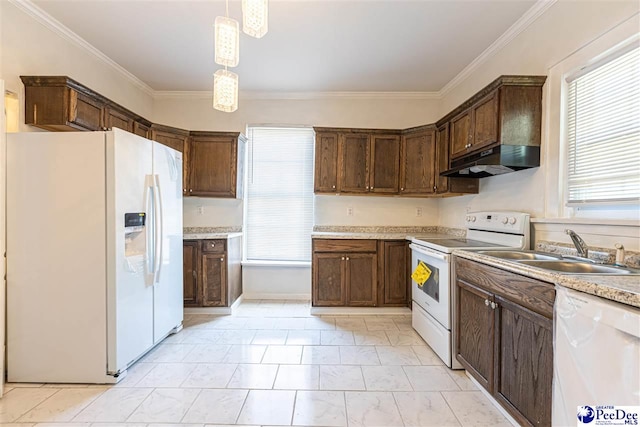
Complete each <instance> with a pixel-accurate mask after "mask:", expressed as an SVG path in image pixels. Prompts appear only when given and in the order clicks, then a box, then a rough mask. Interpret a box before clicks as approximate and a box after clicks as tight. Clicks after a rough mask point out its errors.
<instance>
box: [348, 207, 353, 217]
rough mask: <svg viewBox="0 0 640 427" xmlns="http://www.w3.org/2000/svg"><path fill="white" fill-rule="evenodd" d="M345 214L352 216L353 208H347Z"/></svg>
mask: <svg viewBox="0 0 640 427" xmlns="http://www.w3.org/2000/svg"><path fill="white" fill-rule="evenodd" d="M347 216H353V208H347Z"/></svg>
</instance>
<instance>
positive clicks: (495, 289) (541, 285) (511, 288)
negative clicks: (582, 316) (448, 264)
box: [455, 257, 556, 318]
mask: <svg viewBox="0 0 640 427" xmlns="http://www.w3.org/2000/svg"><path fill="white" fill-rule="evenodd" d="M455 275H456V277H457V278H459V279H462V280H465V281H467V282H470V283H474V284H476V285H477V286H479V287H481V288H483V289H484V290H486V291H488V292H492V293H494V294H496V295H500V296H502V297H504V298H507V299H509V300H510V301H513V302H515V303H517V304H520V305H522V306H523V307H526V308H528V309H530V310H533V311H535V312H537V313H539V314H542V315H543V316H546V317H548V318H551V317H553V303H554V301H555V298H556V290H555V287H554V286H553V284H551V283H547V282H543V281H540V280H536V279H532V278H529V277H526V276H521V275H519V274H515V273H511V272H509V271H505V270H501V269H499V268H495V267H491V266H488V265H484V264H481V263H478V262H474V261H470V260H467V259H464V258H458V257H456V258H455Z"/></svg>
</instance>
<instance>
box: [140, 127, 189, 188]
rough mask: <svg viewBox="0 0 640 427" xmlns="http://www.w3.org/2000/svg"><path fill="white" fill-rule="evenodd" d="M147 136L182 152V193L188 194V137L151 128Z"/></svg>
mask: <svg viewBox="0 0 640 427" xmlns="http://www.w3.org/2000/svg"><path fill="white" fill-rule="evenodd" d="M148 138H149V139H151V140H152V141H157V142H159V143H160V144H163V145H166V146H167V147H171V148H173V149H174V150H177V151H180V152H181V153H182V194H183V195H185V196H187V195H189V192H188V189H189V137H188V136H187V135H184V134H179V133H172V132H169V131H166V130H160V129H154V128H151V129H150V130H149V136H148Z"/></svg>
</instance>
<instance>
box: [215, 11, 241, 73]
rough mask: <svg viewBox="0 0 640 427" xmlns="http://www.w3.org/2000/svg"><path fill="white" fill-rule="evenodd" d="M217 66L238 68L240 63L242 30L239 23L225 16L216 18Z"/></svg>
mask: <svg viewBox="0 0 640 427" xmlns="http://www.w3.org/2000/svg"><path fill="white" fill-rule="evenodd" d="M215 28H216V31H215V47H216V48H215V49H216V55H215V56H216V59H215V61H216V64H220V65H224V66H225V67H236V66H238V62H239V61H240V30H239V25H238V21H236V20H235V19H231V18H229V17H225V16H218V17H216V27H215Z"/></svg>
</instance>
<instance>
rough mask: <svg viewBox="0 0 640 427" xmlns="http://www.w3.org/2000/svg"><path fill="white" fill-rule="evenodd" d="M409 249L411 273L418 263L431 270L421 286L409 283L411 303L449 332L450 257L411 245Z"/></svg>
mask: <svg viewBox="0 0 640 427" xmlns="http://www.w3.org/2000/svg"><path fill="white" fill-rule="evenodd" d="M409 247H410V248H411V271H414V270H415V269H416V267H417V266H418V263H419V262H423V263H424V264H425V265H426V266H427V267H428V268H429V270H431V275H430V276H429V278H428V279H427V281H426V282H425V283H424V284H423V285H422V286H419V285H418V283H416V281H415V280H412V281H411V282H412V292H411V295H412V299H413V301H414V302H415V303H416V304H418V305H419V306H420V307H422V308H423V309H424V310H425V311H426V312H427V313H429V314H430V315H431V316H433V318H434V319H436V320H437V321H438V323H440V324H441V325H442V326H444V327H445V328H446V329H447V330H451V322H450V316H449V299H450V292H449V289H450V285H449V280H450V271H451V268H450V262H449V261H450V256H449V255H448V254H445V253H442V252H437V251H434V250H432V249H429V248H426V247H424V246H420V245H416V244H413V243H412V244H411V245H409Z"/></svg>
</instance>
